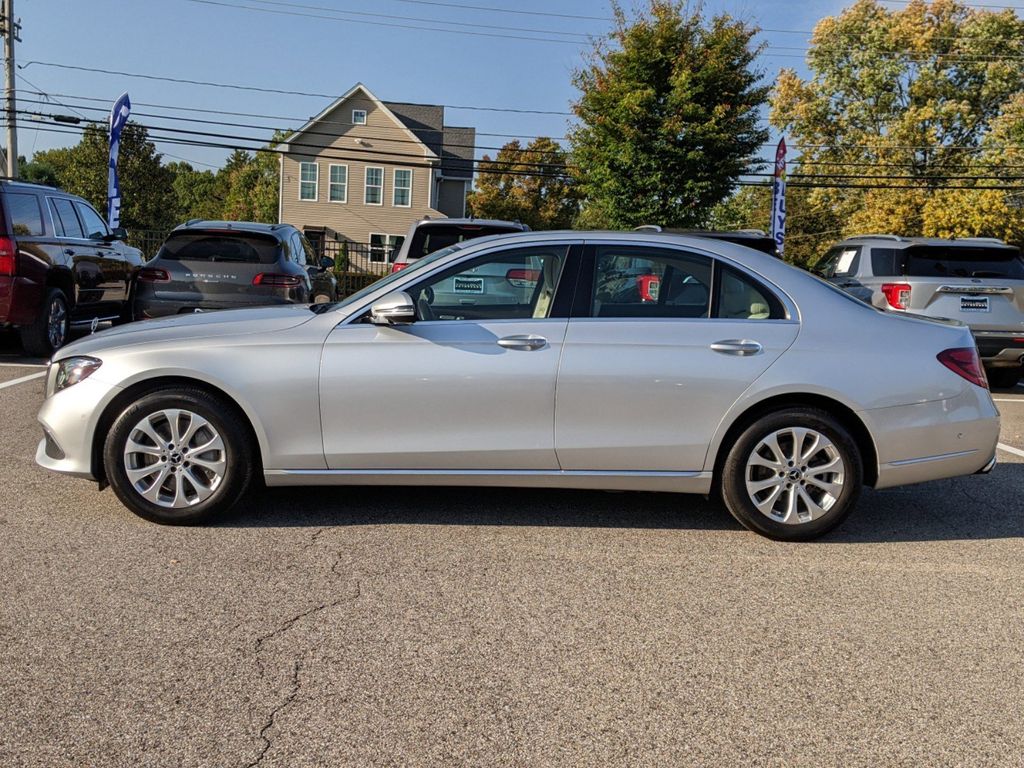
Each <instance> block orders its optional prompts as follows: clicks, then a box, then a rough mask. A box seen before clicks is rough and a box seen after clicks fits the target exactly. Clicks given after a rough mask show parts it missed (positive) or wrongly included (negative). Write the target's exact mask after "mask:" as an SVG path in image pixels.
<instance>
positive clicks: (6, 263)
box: [0, 236, 18, 277]
mask: <svg viewBox="0 0 1024 768" xmlns="http://www.w3.org/2000/svg"><path fill="white" fill-rule="evenodd" d="M17 271H18V244H17V243H16V242H14V238H13V237H5V236H0V275H3V276H4V277H13V276H14V274H15V273H16V272H17Z"/></svg>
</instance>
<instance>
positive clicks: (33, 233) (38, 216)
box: [4, 192, 45, 237]
mask: <svg viewBox="0 0 1024 768" xmlns="http://www.w3.org/2000/svg"><path fill="white" fill-rule="evenodd" d="M4 201H5V203H6V205H7V212H8V214H10V217H11V234H12V235H21V236H22V237H39V236H41V235H43V234H45V230H44V229H43V212H42V211H41V210H40V208H39V198H38V197H36V196H35V195H32V194H25V193H21V192H8V193H7V195H6V196H5V197H4Z"/></svg>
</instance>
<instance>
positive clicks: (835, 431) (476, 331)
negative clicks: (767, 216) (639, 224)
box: [36, 232, 999, 540]
mask: <svg viewBox="0 0 1024 768" xmlns="http://www.w3.org/2000/svg"><path fill="white" fill-rule="evenodd" d="M39 421H40V423H41V424H42V427H43V432H44V437H43V440H42V441H41V442H40V444H39V449H38V452H37V456H36V459H37V461H38V462H39V464H41V465H42V466H44V467H47V468H49V469H52V470H55V471H58V472H63V473H66V474H70V475H74V476H78V477H85V478H91V479H93V480H96V481H98V482H99V483H100V485H101V487H102V486H104V485H107V484H109V485H110V486H111V487H112V488H113V490H114V492H115V493H116V494H117V496H118V498H119V499H120V500H121V501H122V502H123V503H124V504H125V505H126V506H127V507H128V508H129V509H131V510H132V511H134V512H136V513H137V514H139V515H141V516H143V517H145V518H147V519H150V520H154V521H157V522H161V523H187V522H193V521H196V520H198V519H200V518H204V517H206V516H208V515H211V514H214V513H217V512H220V511H222V510H225V509H227V508H228V507H231V506H232V505H234V504H235V503H236V502H237V501H238V500H239V499H240V498H241V497H242V496H243V494H245V493H246V491H247V490H248V489H249V488H250V487H251V486H252V485H253V484H254V481H255V480H257V478H259V477H260V476H262V479H263V480H264V481H265V482H266V484H267V485H271V486H282V485H354V484H360V485H366V484H381V485H486V486H520V487H525V486H529V487H546V488H555V487H557V488H598V489H614V490H643V491H669V492H678V493H697V494H710V493H715V494H720V495H721V497H722V499H723V500H724V502H725V505H726V507H727V508H728V509H729V511H730V512H731V513H732V514H733V515H734V516H735V517H736V518H737V519H738V520H739V521H740V522H741V523H742V524H743V525H745V526H746V527H748V528H750V529H751V530H754V531H756V532H758V533H761V534H763V535H766V536H770V537H773V538H777V539H790V540H795V539H809V538H813V537H815V536H819V535H821V534H823V533H825V532H826V531H829V530H831V529H832V528H834V527H835V526H836V525H838V524H839V523H840V522H841V521H842V520H843V519H844V518H845V517H846V515H847V514H849V513H850V512H851V510H852V509H853V508H854V507H855V505H856V503H857V499H858V496H859V495H860V491H861V488H862V486H864V485H869V486H873V487H875V488H888V487H891V486H896V485H902V484H907V483H917V482H921V481H924V480H934V479H938V478H946V477H953V476H957V475H964V474H970V473H975V472H984V471H988V470H990V469H991V468H992V466H993V465H994V463H995V458H994V457H995V449H996V441H997V438H998V434H999V414H998V411H997V410H996V408H995V406H994V404H993V402H992V399H991V397H990V396H989V392H988V389H987V382H986V380H985V374H984V372H983V370H982V368H981V366H980V364H979V361H978V355H977V350H976V348H975V345H974V341H973V339H972V337H971V334H970V331H969V330H968V329H967V328H966V327H965V326H963V325H961V324H958V323H951V322H943V321H936V320H930V319H924V318H916V317H913V316H895V315H891V314H886V313H883V312H881V311H878V310H876V309H873V308H872V307H870V306H868V305H866V304H864V303H862V302H859V301H857V300H856V299H853V298H851V297H849V296H848V295H846V294H844V293H843V292H841V291H839V290H838V289H836V288H834V287H832V286H830V285H829V284H827V283H825V282H823V281H821V280H819V279H817V278H816V277H814V276H812V275H809V274H807V273H805V272H802V271H800V270H798V269H795V268H792V267H789V266H787V265H786V264H784V263H782V262H780V261H779V260H778V259H775V258H772V257H771V256H767V255H764V254H761V253H758V252H756V251H752V250H749V249H746V248H743V247H741V246H737V245H732V244H729V243H725V242H714V241H710V240H707V239H696V238H687V237H682V236H675V235H668V234H659V233H651V232H641V233H622V234H615V233H584V232H564V233H550V232H536V233H526V234H516V235H502V236H497V237H492V238H483V239H480V240H474V241H470V242H467V243H464V244H462V245H458V246H454V247H452V248H448V249H445V250H443V251H439V252H437V253H435V254H433V255H431V256H429V257H427V258H424V259H421V260H420V261H419V262H417V264H416V265H414V266H412V267H410V268H409V269H406V270H403V271H401V272H397V273H395V274H393V275H390V276H389V277H387V278H384V279H383V280H381V281H379V282H377V283H375V284H373V285H371V286H370V287H369V288H367V289H366V290H364V291H362V292H360V293H358V294H356V295H354V296H351V297H349V298H348V299H346V300H345V301H343V302H341V303H337V304H320V305H314V306H311V307H305V306H293V307H274V308H261V309H248V310H233V311H225V312H220V313H213V314H203V315H189V316H182V317H176V318H172V319H167V320H154V321H147V322H143V323H138V324H134V325H129V326H124V327H120V328H115V329H112V330H110V331H106V332H103V333H98V334H95V335H93V336H90V337H88V338H85V339H82V340H81V341H78V342H76V343H74V344H72V345H70V346H68V347H65V348H64V349H62V350H61V351H60V352H59V353H58V354H57V355H56V356H55V359H54V360H53V362H52V363H51V365H50V369H49V372H48V374H47V379H46V400H45V402H44V404H43V407H42V410H41V411H40V413H39Z"/></svg>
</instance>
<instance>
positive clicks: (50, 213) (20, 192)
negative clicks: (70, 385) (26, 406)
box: [0, 181, 142, 357]
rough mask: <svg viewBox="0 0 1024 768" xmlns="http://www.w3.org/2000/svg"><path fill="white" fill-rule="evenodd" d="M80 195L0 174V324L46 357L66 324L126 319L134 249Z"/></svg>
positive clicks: (136, 256) (137, 255) (138, 257)
mask: <svg viewBox="0 0 1024 768" xmlns="http://www.w3.org/2000/svg"><path fill="white" fill-rule="evenodd" d="M125 236H126V235H125V232H124V230H123V229H117V230H115V231H113V232H111V230H110V228H109V227H107V224H106V222H105V221H104V220H103V217H102V216H100V215H99V214H98V213H97V212H96V210H95V209H94V208H93V207H92V206H91V205H89V203H87V202H86V201H85V200H83V199H82V198H80V197H75V196H74V195H69V194H68V193H67V192H64V191H62V190H60V189H56V188H55V187H44V186H41V185H39V184H27V183H24V182H19V181H0V326H2V327H13V328H17V329H18V331H19V332H20V334H21V343H22V346H24V348H25V351H26V352H28V353H29V354H30V355H36V356H39V357H49V356H50V355H51V354H53V351H54V350H55V349H57V348H59V347H60V346H61V345H63V344H64V342H65V341H66V340H67V337H68V331H69V329H70V327H71V326H73V325H81V326H86V327H88V326H89V325H91V324H92V323H93V322H95V321H101V320H103V321H105V320H115V321H116V320H120V319H126V318H127V317H128V316H129V314H128V311H127V307H128V299H129V296H128V292H129V287H130V285H131V278H132V274H133V273H134V272H135V270H137V269H138V267H139V265H140V264H141V263H142V253H141V252H140V251H139V250H137V249H135V248H131V247H129V246H127V245H125V244H124V243H123V242H122V240H123V239H124V238H125Z"/></svg>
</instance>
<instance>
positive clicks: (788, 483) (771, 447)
mask: <svg viewBox="0 0 1024 768" xmlns="http://www.w3.org/2000/svg"><path fill="white" fill-rule="evenodd" d="M862 484H863V467H862V461H861V456H860V451H859V450H858V448H857V444H856V442H855V441H854V440H853V438H852V437H850V434H849V433H848V432H847V431H846V429H844V428H843V426H842V425H841V424H840V423H839V422H838V421H836V419H834V418H833V417H832V416H831V415H830V414H828V413H826V412H825V411H821V410H818V409H816V408H791V409H787V410H784V411H777V412H775V413H771V414H768V415H766V416H764V417H762V418H761V419H759V420H758V421H756V422H754V423H753V424H752V425H750V426H749V427H747V429H745V430H744V431H743V433H742V434H741V435H740V436H739V438H738V439H737V440H736V442H735V443H734V444H733V446H732V447H731V449H730V450H729V453H728V456H727V458H726V460H725V464H724V466H723V470H722V497H723V500H724V501H725V505H726V507H727V508H728V509H729V512H731V513H732V515H733V517H735V518H736V519H737V520H739V522H740V523H742V524H743V525H744V526H745V527H746V528H749V529H750V530H752V531H755V532H757V533H760V534H762V535H764V536H767V537H769V538H772V539H778V540H782V541H804V540H807V539H813V538H816V537H818V536H822V535H823V534H825V533H827V532H828V531H831V530H832V529H833V528H835V527H836V526H838V525H839V524H840V523H841V522H842V521H843V520H844V519H845V518H846V516H847V515H848V514H849V513H850V512H851V511H852V510H853V508H854V506H855V505H856V503H857V499H858V498H859V496H860V492H861V487H862Z"/></svg>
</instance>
